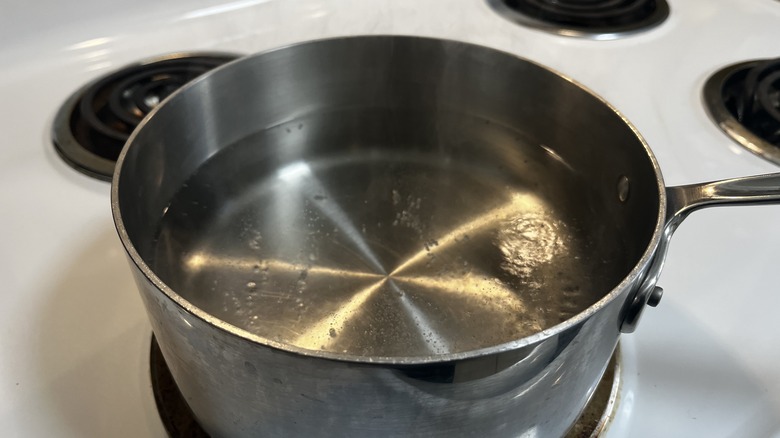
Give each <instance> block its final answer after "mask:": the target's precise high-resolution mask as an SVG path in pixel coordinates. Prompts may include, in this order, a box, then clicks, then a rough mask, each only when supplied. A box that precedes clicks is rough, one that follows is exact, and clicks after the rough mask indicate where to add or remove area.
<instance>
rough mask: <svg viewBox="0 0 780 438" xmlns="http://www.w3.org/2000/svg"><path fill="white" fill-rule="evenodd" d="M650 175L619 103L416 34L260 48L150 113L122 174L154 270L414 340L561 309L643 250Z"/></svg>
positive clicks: (202, 302)
mask: <svg viewBox="0 0 780 438" xmlns="http://www.w3.org/2000/svg"><path fill="white" fill-rule="evenodd" d="M658 178H659V175H658V174H657V171H656V168H655V167H654V165H653V161H652V159H651V157H650V155H649V151H647V150H646V148H645V146H644V144H643V142H642V140H641V139H640V138H639V137H638V136H637V134H636V133H635V132H634V131H633V130H632V129H631V127H630V126H629V125H628V124H627V123H626V122H625V121H624V120H623V119H622V118H621V117H620V115H619V114H617V113H615V111H614V110H612V109H611V108H610V107H609V106H608V105H606V104H605V103H604V102H602V101H600V100H599V99H598V98H596V97H594V96H593V95H592V94H590V93H588V92H587V91H585V90H583V89H582V88H580V87H579V86H577V85H576V84H573V83H572V82H570V81H568V80H567V79H564V78H562V77H560V76H559V75H557V74H555V73H553V72H550V71H548V70H546V69H544V68H542V67H539V66H537V65H535V64H533V63H530V62H528V61H525V60H522V59H519V58H516V57H513V56H511V55H508V54H505V53H502V52H497V51H494V50H491V49H487V48H483V47H478V46H473V45H468V44H463V43H457V42H450V41H440V40H433V39H424V38H412V37H356V38H343V39H334V40H324V41H317V42H312V43H304V44H300V45H295V46H291V47H287V48H283V49H279V50H275V51H272V52H268V53H264V54H260V55H255V56H252V57H248V58H245V59H242V60H239V61H237V62H234V63H232V64H230V65H228V66H226V67H224V68H221V69H218V70H216V71H214V72H213V73H211V74H208V75H206V76H204V77H203V78H202V79H200V80H198V81H196V83H194V84H193V85H191V86H189V87H187V88H185V89H184V90H182V92H180V93H178V94H177V95H175V96H174V97H173V98H172V99H170V100H169V101H167V102H166V103H165V104H164V105H161V107H160V108H159V109H158V110H157V111H156V112H155V114H153V116H152V117H151V118H150V119H148V120H147V121H146V123H145V124H144V125H143V126H142V128H141V129H140V130H139V131H138V132H137V133H136V135H135V137H134V138H133V139H131V141H130V142H129V145H128V146H127V147H126V151H125V156H124V157H123V159H122V160H121V162H120V171H119V174H118V177H117V178H116V179H115V184H116V185H117V187H116V196H117V199H116V205H117V207H115V208H117V209H118V210H117V211H115V214H117V215H118V219H119V222H120V223H121V225H123V226H124V227H125V229H126V231H127V236H128V238H129V241H130V243H131V244H132V246H133V247H134V248H135V249H136V251H137V252H138V255H139V256H140V258H141V261H142V263H143V264H145V265H146V266H147V267H148V269H149V273H150V274H151V275H156V276H158V277H159V278H160V279H161V280H162V281H163V282H164V283H165V284H166V285H167V286H168V287H170V288H171V289H172V290H173V291H175V293H176V294H178V295H179V296H181V297H183V298H184V299H185V300H187V301H189V302H190V303H192V304H193V305H194V306H197V307H198V308H199V309H201V310H202V311H204V312H206V313H207V314H210V315H212V316H214V317H216V318H218V319H220V320H222V321H225V322H227V323H229V324H231V325H233V326H235V327H238V328H241V329H243V330H245V331H247V332H250V333H253V334H255V335H258V336H260V337H262V338H265V339H271V340H274V341H277V342H279V343H281V344H284V345H289V346H290V347H291V349H306V350H324V351H327V352H330V353H335V354H348V355H353V356H354V355H358V356H370V357H421V356H431V355H440V354H450V353H462V352H468V351H473V350H477V349H483V348H489V347H493V346H496V345H500V344H503V343H506V342H510V341H514V340H517V339H520V338H523V337H525V336H529V335H532V334H534V333H537V332H539V331H541V330H544V329H546V328H550V327H552V326H554V325H557V324H559V323H562V322H564V321H567V320H568V319H570V318H572V317H573V316H574V315H576V314H578V313H580V312H582V311H584V310H585V309H587V308H588V307H590V306H592V305H593V304H594V303H596V302H597V301H598V300H600V299H601V298H602V297H604V296H605V295H606V294H607V293H609V292H610V291H611V290H612V289H613V288H614V287H615V286H616V285H618V283H620V281H621V280H622V279H623V278H624V277H625V276H626V275H627V274H628V273H629V272H630V271H631V269H632V268H633V267H634V265H635V264H636V263H637V262H638V261H639V259H640V258H641V256H642V254H643V252H644V251H645V249H646V248H647V246H648V244H649V242H650V241H651V239H652V236H653V231H654V229H655V224H656V221H657V220H658V216H659V199H660V197H659V182H658V181H659V179H658Z"/></svg>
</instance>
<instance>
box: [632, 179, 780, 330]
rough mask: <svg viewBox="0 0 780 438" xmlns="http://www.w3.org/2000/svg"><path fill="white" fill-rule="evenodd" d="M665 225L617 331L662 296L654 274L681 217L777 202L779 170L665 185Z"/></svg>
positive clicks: (779, 200)
mask: <svg viewBox="0 0 780 438" xmlns="http://www.w3.org/2000/svg"><path fill="white" fill-rule="evenodd" d="M666 202H667V204H666V225H665V226H664V229H663V235H662V236H661V240H660V241H659V243H658V248H657V249H656V253H655V256H654V257H653V259H652V261H651V262H650V266H649V268H648V270H647V273H646V274H645V276H644V279H643V280H642V282H641V283H640V286H639V288H638V289H637V291H636V293H635V294H634V296H633V298H632V299H630V301H629V303H628V304H627V307H626V308H625V310H624V312H623V318H622V322H621V325H620V331H621V332H623V333H632V332H633V331H634V330H636V326H637V324H638V323H639V317H640V316H642V312H643V311H644V309H645V306H646V305H650V306H653V307H655V306H657V305H658V303H659V302H660V301H661V297H662V296H663V289H661V288H660V287H658V286H657V285H656V283H657V282H658V277H660V275H661V270H662V268H663V266H664V261H665V260H666V253H667V251H668V248H669V240H670V239H671V237H672V234H673V233H674V231H675V230H676V229H677V227H678V226H679V225H680V223H682V221H683V219H685V218H686V217H688V215H689V214H691V213H692V212H694V211H696V210H699V209H701V208H704V207H713V206H717V205H739V204H780V173H769V174H765V175H756V176H748V177H744V178H733V179H725V180H720V181H712V182H706V183H699V184H689V185H684V186H674V187H667V188H666Z"/></svg>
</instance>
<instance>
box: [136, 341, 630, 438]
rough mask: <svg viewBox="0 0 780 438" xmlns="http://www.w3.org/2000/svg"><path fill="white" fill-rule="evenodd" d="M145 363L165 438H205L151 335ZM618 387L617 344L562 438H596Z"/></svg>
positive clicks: (609, 414)
mask: <svg viewBox="0 0 780 438" xmlns="http://www.w3.org/2000/svg"><path fill="white" fill-rule="evenodd" d="M149 363H150V365H151V366H150V370H151V378H152V391H153V392H154V400H155V403H156V404H157V411H158V412H159V414H160V419H161V420H162V423H163V426H164V427H165V430H166V431H167V432H168V436H170V437H171V438H179V437H188V438H209V434H208V433H206V431H204V430H203V428H201V427H200V425H199V424H198V423H197V421H196V420H195V417H194V416H193V413H192V410H190V407H189V406H188V405H187V402H186V401H185V400H184V396H183V395H182V394H181V392H180V391H179V388H178V387H177V386H176V383H175V382H174V380H173V376H172V375H171V372H170V370H169V369H168V365H167V364H166V363H165V358H164V357H163V355H162V351H160V346H159V345H158V344H157V340H156V339H155V337H154V335H152V342H151V350H150V354H149ZM620 386H621V379H620V345H618V348H617V349H616V350H615V353H614V354H613V355H612V359H611V360H610V362H609V365H607V370H606V371H605V372H604V376H603V377H602V378H601V381H600V382H599V383H598V386H596V390H595V391H594V393H593V395H592V396H591V399H590V401H589V402H588V405H587V406H586V407H585V411H584V412H583V413H582V414H581V415H580V418H579V419H578V420H577V423H575V424H574V426H573V427H572V429H571V430H570V431H569V433H568V434H566V437H565V438H597V437H599V436H600V435H601V434H602V433H603V432H604V429H605V428H606V426H607V424H608V423H609V421H610V420H611V419H612V417H613V416H614V414H615V412H616V411H617V409H616V408H617V398H618V392H619V391H620Z"/></svg>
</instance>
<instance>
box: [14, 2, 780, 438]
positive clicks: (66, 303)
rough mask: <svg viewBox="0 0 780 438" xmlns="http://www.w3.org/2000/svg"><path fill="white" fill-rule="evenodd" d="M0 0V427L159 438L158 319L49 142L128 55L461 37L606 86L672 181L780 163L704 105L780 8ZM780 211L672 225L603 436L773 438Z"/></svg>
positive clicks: (714, 212)
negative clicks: (71, 99) (153, 372)
mask: <svg viewBox="0 0 780 438" xmlns="http://www.w3.org/2000/svg"><path fill="white" fill-rule="evenodd" d="M1 1H2V2H3V5H2V7H1V8H0V9H2V10H3V12H4V13H3V14H0V36H1V37H2V41H4V42H5V44H3V45H2V46H0V55H2V57H3V58H2V59H4V61H5V62H4V64H3V67H2V68H1V69H0V100H1V101H2V102H4V103H5V105H3V107H2V110H0V116H1V117H0V132H2V133H3V138H2V140H0V205H1V206H2V211H3V214H2V215H0V229H1V230H2V239H0V241H2V242H3V245H2V246H0V263H2V265H3V273H4V274H5V275H4V276H5V278H6V280H5V287H4V291H3V293H2V294H0V428H2V430H3V431H4V432H3V433H4V436H11V437H16V436H18V437H28V436H59V437H104V436H149V437H164V436H165V430H164V428H163V426H162V423H161V421H160V419H159V415H158V413H157V411H156V408H155V401H154V397H153V394H152V390H151V383H150V377H149V364H148V363H149V362H148V361H149V348H150V337H151V329H150V328H149V324H148V322H147V320H146V315H145V312H144V310H143V306H142V304H141V300H140V299H139V296H138V294H137V292H136V290H135V286H134V284H133V281H132V279H131V275H130V270H129V268H128V266H127V261H126V259H125V257H124V253H123V249H122V247H121V245H120V243H119V239H118V238H117V237H116V234H115V231H114V227H113V223H112V221H111V215H110V208H109V188H110V187H109V184H108V183H106V182H103V181H98V180H94V179H91V178H89V177H87V176H85V175H82V174H81V173H79V172H77V171H75V170H74V169H72V168H71V167H69V166H68V165H67V164H65V163H64V162H63V161H62V160H61V159H60V158H59V157H58V155H57V153H56V151H55V149H54V147H53V145H52V144H51V140H50V130H51V125H52V121H53V119H54V117H55V114H56V111H57V109H58V107H59V106H60V105H61V104H62V103H63V102H64V101H65V100H66V99H67V98H68V96H69V95H70V94H71V93H73V92H74V91H75V90H77V89H78V88H80V87H82V86H83V85H84V84H86V83H87V82H89V81H90V80H93V79H95V78H96V77H98V76H100V75H102V74H105V73H107V72H109V71H111V70H113V69H116V68H118V67H121V66H123V65H126V64H129V63H132V62H135V61H138V60H142V59H146V58H149V57H153V56H157V55H161V54H165V53H173V52H181V51H208V52H214V51H216V52H236V53H252V52H257V51H260V50H264V49H268V48H272V47H278V46H282V45H285V44H289V43H292V42H296V41H303V40H308V39H313V38H322V37H330V36H339V35H354V34H407V35H423V36H435V37H441V38H450V39H456V40H462V41H468V42H473V43H477V44H482V45H486V46H491V47H494V48H498V49H500V50H505V51H508V52H512V53H515V54H517V55H519V56H522V57H525V58H528V59H531V60H533V61H536V62H539V63H541V64H544V65H546V66H548V67H551V68H553V69H555V70H558V71H559V72H561V73H562V74H564V75H566V76H568V77H571V78H573V79H574V80H576V81H578V82H580V83H582V84H584V85H585V86H586V87H588V88H590V89H592V90H594V91H595V92H596V93H598V94H600V95H601V96H603V97H604V98H605V99H606V100H607V101H609V102H610V103H612V104H613V105H614V106H615V107H616V108H618V110H620V111H621V112H622V113H623V114H624V115H625V116H626V117H627V118H628V119H629V120H631V121H632V122H633V123H634V125H635V126H636V127H637V129H638V130H639V132H641V133H642V135H643V136H644V137H645V138H646V140H647V141H648V143H649V144H650V146H651V147H652V148H653V150H654V152H655V153H656V155H657V158H658V161H659V163H660V165H661V168H662V170H663V172H664V175H665V178H666V183H667V184H668V185H675V184H685V183H692V182H699V181H704V180H712V179H719V178H728V177H737V176H744V175H750V174H759V173H768V172H775V171H778V170H779V169H778V168H777V166H774V165H772V164H770V163H768V162H766V161H764V160H762V159H761V158H759V157H756V156H755V155H753V154H751V153H750V152H748V151H746V150H744V149H742V148H741V147H739V146H738V145H737V144H736V143H734V142H733V141H732V140H731V139H729V138H728V137H726V136H725V135H724V134H723V133H722V132H721V131H720V130H719V129H718V128H717V127H716V126H715V124H714V123H712V121H711V120H710V119H709V117H708V115H707V112H706V110H705V109H704V107H703V105H702V103H701V100H702V98H701V92H702V87H703V85H704V82H705V81H706V79H707V78H708V77H709V76H710V75H711V74H712V73H713V72H715V71H716V70H718V69H720V68H722V67H724V66H726V65H730V64H733V63H736V62H740V61H745V60H751V59H760V58H772V57H777V56H778V53H777V44H776V42H777V41H778V38H779V37H780V27H778V26H777V23H778V20H780V2H777V1H773V0H685V1H682V0H676V1H674V0H669V6H670V15H669V17H668V19H667V20H665V21H664V22H663V23H662V24H660V25H659V26H658V27H656V28H654V29H650V30H647V31H645V32H642V33H639V34H636V35H632V36H628V37H625V38H620V39H616V40H610V41H596V40H593V39H578V38H570V37H563V36H558V35H554V34H550V33H547V32H543V31H539V30H534V29H532V28H529V27H523V26H520V25H517V24H515V23H513V22H511V21H509V20H506V19H504V18H503V17H501V16H499V15H498V14H497V13H496V12H495V10H494V9H493V8H492V7H491V6H490V5H489V4H488V1H486V0H464V1H462V2H458V4H457V7H453V4H452V2H447V1H444V0H429V1H427V2H424V3H422V2H417V1H412V0H395V1H389V0H376V1H373V2H365V1H360V0H316V1H315V0H299V1H283V0H234V1H217V0H193V1H183V0H176V1H172V2H164V4H158V3H161V2H152V1H150V0H142V1H140V2H134V3H133V4H132V5H131V4H130V3H120V2H118V1H109V2H104V1H97V0H81V1H79V2H78V4H77V5H73V4H71V3H63V2H55V1H53V0H44V1H40V2H36V3H34V4H33V3H16V2H10V1H8V0H1ZM142 6H147V7H146V8H143V7H142ZM139 11H143V12H139ZM778 218H780V207H779V206H764V207H739V208H720V209H711V210H705V211H703V212H697V213H695V214H694V215H693V216H691V217H690V218H689V219H687V220H686V221H685V223H684V224H683V225H682V227H681V228H680V229H679V230H678V231H677V233H676V235H675V237H674V239H673V240H672V245H671V251H670V254H669V258H668V260H667V263H666V267H665V269H664V273H663V275H662V277H661V280H660V282H659V284H660V285H661V286H663V287H664V289H665V290H666V294H665V297H664V299H663V300H662V302H661V304H660V305H659V306H658V308H655V309H648V310H647V311H646V312H645V315H644V318H643V320H642V321H641V323H640V325H639V328H638V330H637V332H636V333H634V334H631V335H625V336H623V337H622V340H621V346H622V347H621V356H622V357H621V361H622V371H621V372H622V381H623V387H622V389H621V393H620V396H619V402H618V410H619V412H618V415H617V417H616V419H615V420H614V421H613V422H612V423H611V424H610V425H609V426H608V428H607V431H606V432H605V436H606V437H610V438H620V437H632V438H650V437H659V436H663V437H691V436H706V437H722V438H732V437H735V438H736V437H740V438H751V437H756V438H758V437H767V436H772V437H780V366H779V364H780V338H779V337H778V335H777V332H778V331H779V329H780V320H778V318H777V317H776V314H777V312H778V310H777V309H780V294H779V293H777V292H778V286H777V284H778V281H780V274H779V273H778V270H777V268H776V264H777V263H776V253H777V248H780V230H779V229H778V228H777V223H778Z"/></svg>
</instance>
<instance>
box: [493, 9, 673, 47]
mask: <svg viewBox="0 0 780 438" xmlns="http://www.w3.org/2000/svg"><path fill="white" fill-rule="evenodd" d="M488 1H489V3H490V4H491V6H493V8H494V9H496V10H497V11H498V12H499V13H500V14H501V15H503V16H505V17H507V18H509V19H510V20H512V21H514V22H516V23H518V24H520V25H523V26H530V27H534V28H537V29H541V30H545V31H548V32H552V33H556V34H559V35H564V36H575V37H589V38H594V39H600V40H604V39H614V38H618V37H621V36H625V35H630V34H633V33H636V32H641V31H643V30H647V29H650V28H653V27H655V26H657V25H659V24H660V23H661V22H663V21H664V20H665V19H666V18H667V17H668V16H669V4H668V3H667V2H666V0H488Z"/></svg>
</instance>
